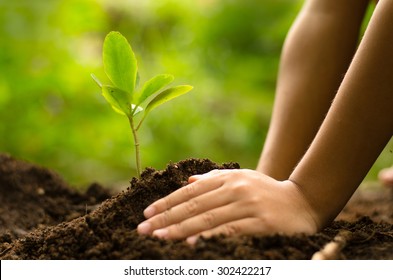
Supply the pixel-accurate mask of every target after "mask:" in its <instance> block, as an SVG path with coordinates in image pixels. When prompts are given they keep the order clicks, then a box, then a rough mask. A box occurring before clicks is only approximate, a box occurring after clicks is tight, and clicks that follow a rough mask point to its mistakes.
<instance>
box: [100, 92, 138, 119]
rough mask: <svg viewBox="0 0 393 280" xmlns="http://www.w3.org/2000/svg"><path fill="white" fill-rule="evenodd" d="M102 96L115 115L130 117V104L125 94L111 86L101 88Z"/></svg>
mask: <svg viewBox="0 0 393 280" xmlns="http://www.w3.org/2000/svg"><path fill="white" fill-rule="evenodd" d="M102 95H103V96H104V97H105V99H106V101H108V103H109V104H110V105H111V106H112V108H113V109H114V110H115V111H116V112H117V113H120V114H123V115H127V116H130V115H131V104H130V102H129V100H128V93H127V92H125V91H124V90H121V89H118V88H116V87H112V86H102Z"/></svg>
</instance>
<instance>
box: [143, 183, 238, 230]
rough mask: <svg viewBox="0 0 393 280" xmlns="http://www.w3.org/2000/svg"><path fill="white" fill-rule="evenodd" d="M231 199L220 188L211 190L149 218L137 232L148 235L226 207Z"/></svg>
mask: <svg viewBox="0 0 393 280" xmlns="http://www.w3.org/2000/svg"><path fill="white" fill-rule="evenodd" d="M231 199H232V198H231V197H230V196H229V194H228V192H225V190H224V191H222V189H220V188H218V189H216V190H212V191H210V192H207V193H204V194H201V195H200V196H197V197H195V198H192V199H190V200H188V201H186V202H184V203H181V204H179V205H177V206H174V207H172V208H169V209H168V210H166V211H164V212H162V213H159V214H157V215H155V216H153V217H151V218H150V219H148V220H147V221H145V222H143V223H141V224H140V225H139V226H138V231H139V233H142V234H150V233H152V232H153V231H154V230H156V229H160V228H165V227H167V226H170V225H172V224H177V223H180V222H182V221H184V220H186V219H189V218H191V217H193V216H196V215H199V214H201V213H203V212H206V211H209V210H211V209H214V208H218V207H221V206H223V205H226V204H228V203H230V202H231Z"/></svg>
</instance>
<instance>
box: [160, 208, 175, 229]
mask: <svg viewBox="0 0 393 280" xmlns="http://www.w3.org/2000/svg"><path fill="white" fill-rule="evenodd" d="M171 217H172V211H171V208H169V209H168V210H166V211H164V212H163V213H162V215H161V219H160V225H161V226H166V225H169V224H170V223H171Z"/></svg>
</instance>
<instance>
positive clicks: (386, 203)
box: [0, 155, 393, 259]
mask: <svg viewBox="0 0 393 280" xmlns="http://www.w3.org/2000/svg"><path fill="white" fill-rule="evenodd" d="M223 168H239V166H238V164H236V163H227V164H222V165H219V164H216V163H214V162H211V161H210V160H207V159H203V160H202V159H187V160H184V161H180V162H178V163H171V164H169V165H168V166H167V168H166V169H165V170H162V171H156V170H154V169H152V168H147V169H146V170H145V171H144V172H143V174H142V176H141V179H136V178H133V179H132V181H131V182H130V183H131V184H130V187H128V189H127V190H125V191H122V192H120V193H118V194H115V195H113V196H111V194H110V192H109V191H108V190H106V189H104V188H103V187H101V186H100V185H99V184H92V185H91V186H90V188H89V189H88V190H87V191H86V193H79V192H77V191H75V190H74V189H72V188H71V187H69V186H68V185H67V184H66V183H65V182H64V181H63V180H62V179H61V177H60V176H58V175H57V174H56V173H54V172H53V171H50V170H48V169H46V168H43V167H38V166H36V165H34V164H31V163H27V162H24V161H20V160H16V159H14V158H12V157H10V156H8V155H0V258H1V259H310V258H311V257H312V256H313V254H314V253H315V252H317V251H320V250H321V249H322V248H323V247H324V246H325V245H326V244H327V243H329V242H331V241H333V240H334V238H335V236H337V235H338V234H339V233H340V232H342V231H345V232H349V235H348V234H347V236H349V237H348V239H347V240H346V243H345V246H343V248H342V249H341V250H340V251H339V252H338V254H337V256H336V258H339V259H393V207H392V196H391V193H389V192H388V190H383V189H382V188H380V189H378V191H375V192H373V193H372V195H355V196H354V198H353V200H352V201H351V202H350V203H349V204H348V206H347V207H346V208H345V209H344V211H343V212H342V213H341V215H340V216H339V218H338V219H337V221H335V222H334V223H333V224H332V225H331V226H329V227H328V228H326V229H325V230H324V231H322V232H320V233H317V234H314V235H296V236H285V235H273V236H262V235H253V236H240V237H223V236H217V237H213V238H211V239H206V240H204V239H201V240H199V241H198V242H197V244H196V245H195V246H193V247H190V246H189V245H188V244H186V243H185V242H184V241H165V240H159V239H156V238H153V237H150V236H141V235H138V234H137V232H136V230H135V229H136V226H137V225H138V224H139V223H140V222H141V221H142V220H143V219H144V217H143V214H142V212H143V210H144V209H145V208H146V207H147V206H148V205H149V204H150V203H152V202H153V201H155V200H157V199H158V198H160V197H163V196H165V195H167V194H168V193H170V192H172V191H174V190H176V189H178V188H180V187H182V186H184V185H185V184H186V183H187V179H188V177H189V176H191V175H193V174H201V173H205V172H208V171H210V170H213V169H223Z"/></svg>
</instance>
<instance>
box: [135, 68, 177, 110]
mask: <svg viewBox="0 0 393 280" xmlns="http://www.w3.org/2000/svg"><path fill="white" fill-rule="evenodd" d="M173 79H174V77H173V76H172V75H168V74H162V75H157V76H155V77H153V78H151V79H150V80H148V81H147V82H146V83H145V84H144V85H143V87H142V90H141V91H140V94H139V95H138V96H137V97H136V103H137V104H141V103H142V102H143V101H145V100H146V99H147V98H149V96H151V95H153V94H155V93H156V92H157V91H159V90H160V89H162V88H163V87H165V86H166V85H168V84H170V83H171V82H172V81H173Z"/></svg>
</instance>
